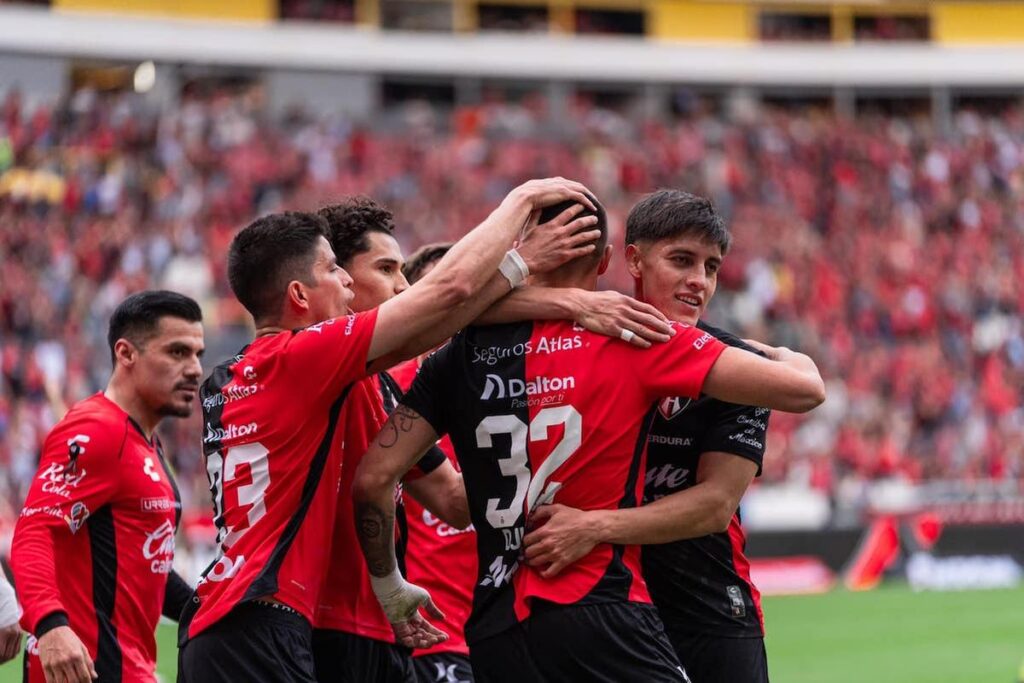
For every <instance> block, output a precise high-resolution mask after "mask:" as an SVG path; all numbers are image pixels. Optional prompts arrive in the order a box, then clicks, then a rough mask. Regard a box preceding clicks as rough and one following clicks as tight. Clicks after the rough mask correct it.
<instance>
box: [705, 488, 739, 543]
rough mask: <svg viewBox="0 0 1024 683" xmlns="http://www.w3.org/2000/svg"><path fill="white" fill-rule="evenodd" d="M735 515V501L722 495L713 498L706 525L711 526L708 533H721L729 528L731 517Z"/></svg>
mask: <svg viewBox="0 0 1024 683" xmlns="http://www.w3.org/2000/svg"><path fill="white" fill-rule="evenodd" d="M735 515H736V502H735V501H734V500H733V499H732V498H730V497H728V496H722V497H719V498H717V499H715V501H714V503H713V505H712V506H711V515H710V518H709V520H708V525H709V526H710V527H711V528H710V529H709V530H708V533H711V534H722V533H725V532H726V531H728V530H729V525H730V524H732V518H733V517H734V516H735Z"/></svg>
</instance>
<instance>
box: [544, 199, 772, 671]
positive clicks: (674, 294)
mask: <svg viewBox="0 0 1024 683" xmlns="http://www.w3.org/2000/svg"><path fill="white" fill-rule="evenodd" d="M730 242H731V236H730V234H729V232H728V230H727V228H726V226H725V223H724V222H723V221H722V219H721V217H720V216H719V215H718V214H717V213H716V212H715V210H714V207H713V206H712V205H711V202H709V201H708V200H707V199H704V198H702V197H696V196H694V195H691V194H689V193H686V192H682V191H679V190H660V191H658V192H655V193H653V194H651V195H649V196H647V197H645V198H644V199H643V200H641V201H640V202H639V203H638V204H637V205H636V206H635V207H634V208H633V209H632V211H630V214H629V216H628V218H627V221H626V259H627V265H628V267H629V270H630V273H631V274H632V275H633V277H634V279H635V282H636V293H637V297H638V298H641V299H644V300H646V301H648V302H650V303H652V304H654V305H655V306H656V307H657V308H658V309H659V310H661V311H662V312H663V313H664V314H665V315H668V316H670V317H672V318H673V319H674V320H679V321H680V322H685V323H687V324H690V325H696V326H698V327H699V328H700V329H702V330H705V331H706V332H708V333H709V334H712V335H714V336H715V338H717V339H719V340H721V341H722V342H723V343H725V344H728V345H730V346H733V347H737V348H743V349H747V350H750V351H756V352H763V353H764V354H765V355H767V356H768V357H769V358H773V359H780V358H783V357H785V356H786V355H788V354H791V353H792V352H790V351H788V350H787V349H772V348H769V347H765V346H763V345H758V346H757V348H756V349H754V348H752V347H750V346H749V345H747V344H746V343H744V342H743V341H741V340H740V339H738V338H736V337H735V336H733V335H731V334H729V333H727V332H724V331H722V330H719V329H717V328H714V327H711V326H709V325H705V324H704V323H699V322H698V321H699V319H700V317H701V316H702V315H703V313H704V310H705V308H706V307H707V305H708V302H709V301H710V300H711V297H712V296H714V293H715V288H716V285H717V274H718V270H719V267H720V266H721V263H722V259H723V258H724V257H725V254H726V253H727V252H728V249H729V245H730ZM768 417H769V411H768V409H766V408H760V407H755V406H752V405H742V404H737V403H728V402H725V401H721V400H718V399H716V398H712V397H711V396H708V395H707V394H702V395H701V396H700V397H698V398H697V399H696V400H691V399H689V398H687V397H669V398H665V399H663V400H662V401H661V403H660V404H659V406H658V411H657V412H656V413H655V415H654V422H653V424H652V426H651V430H650V434H649V435H648V441H647V449H648V453H647V470H646V476H645V482H646V485H645V489H644V506H643V507H639V508H631V509H622V510H595V511H590V512H580V511H578V510H575V509H572V508H568V507H565V506H562V505H551V506H545V507H542V508H540V509H539V510H538V512H537V514H536V515H535V516H534V520H533V521H534V522H536V523H537V525H538V528H537V529H536V530H534V531H532V532H531V533H529V534H527V536H526V539H525V542H526V557H527V560H528V561H529V564H530V565H532V566H535V567H537V568H538V569H540V570H541V571H542V573H543V574H545V575H547V576H555V575H557V574H558V573H559V572H560V571H562V570H563V569H564V568H565V567H566V566H567V565H569V564H571V563H572V562H574V561H575V560H576V559H577V558H579V557H583V556H585V555H586V554H587V553H589V552H590V551H591V549H592V548H593V547H594V546H596V545H597V544H599V543H622V544H645V545H646V547H645V548H644V550H643V553H642V559H643V573H644V579H645V580H646V581H647V585H648V588H649V589H650V592H651V597H652V598H653V599H654V604H655V605H656V606H657V608H658V612H659V614H660V615H661V618H662V621H663V622H664V623H665V630H666V632H667V634H668V636H669V640H670V641H671V642H672V646H673V647H674V648H675V651H676V653H677V654H678V655H679V659H680V660H681V661H682V663H683V664H684V666H685V667H686V670H687V672H688V673H689V674H690V676H692V677H693V679H694V680H695V681H711V682H714V681H722V682H723V683H724V682H729V683H745V682H749V683H757V682H765V681H767V680H768V665H767V657H766V655H765V649H764V624H763V618H762V614H761V605H760V596H759V593H758V591H757V588H756V587H755V586H754V584H753V583H752V582H751V580H750V572H749V563H748V562H747V559H746V556H745V555H744V547H745V536H744V533H743V530H742V528H741V526H740V515H739V509H738V508H739V502H740V498H742V496H743V493H744V492H745V491H746V489H747V487H748V486H749V485H750V483H751V481H752V480H753V478H754V477H755V476H756V475H758V474H760V471H761V465H762V461H763V459H764V449H765V436H766V431H767V426H768Z"/></svg>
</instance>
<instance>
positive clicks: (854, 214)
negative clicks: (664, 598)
mask: <svg viewBox="0 0 1024 683" xmlns="http://www.w3.org/2000/svg"><path fill="white" fill-rule="evenodd" d="M486 99H487V98H485V100H486ZM264 105H265V102H264V99H263V97H262V94H261V92H260V91H259V90H258V89H250V90H243V91H230V92H229V91H215V92H214V93H213V94H208V95H197V94H188V95H186V96H185V97H184V98H183V100H182V101H181V103H180V104H179V105H177V106H175V107H174V108H171V109H163V110H159V111H156V110H151V109H149V108H147V107H146V106H144V103H143V101H142V100H140V99H137V98H136V97H135V96H134V95H117V96H111V95H98V94H96V93H95V92H91V91H88V90H83V91H79V92H77V93H75V94H74V95H72V96H69V97H68V98H67V99H66V100H65V101H63V102H61V103H60V104H59V105H56V106H53V107H51V108H46V107H43V108H37V109H34V110H30V109H29V108H28V107H27V106H24V105H23V103H22V101H21V99H20V97H19V96H18V95H17V93H12V94H10V95H9V96H8V97H7V98H6V100H5V101H3V102H2V103H0V281H2V287H0V311H2V313H0V368H2V374H3V379H2V382H0V520H2V522H0V524H5V525H11V524H13V520H14V519H15V518H16V515H17V510H18V508H19V506H20V504H21V501H22V499H23V496H24V493H25V491H26V489H27V486H28V483H29V481H30V480H31V477H32V475H33V472H34V471H35V467H36V462H37V458H38V454H39V449H40V445H41V442H42V439H43V437H44V436H45V435H46V433H47V431H48V430H49V429H50V427H52V425H53V424H54V422H55V421H56V419H57V418H58V417H59V416H60V414H61V413H62V411H63V409H64V406H67V405H70V404H71V403H72V402H74V401H77V400H79V399H81V398H83V397H85V396H87V395H88V394H90V393H91V392H94V391H96V390H97V389H98V388H99V387H101V386H102V385H103V383H104V381H105V378H106V376H107V375H108V373H109V367H110V366H109V362H110V361H109V357H108V352H107V350H106V346H105V340H104V333H105V328H106V321H107V319H108V317H109V316H110V313H111V311H112V310H113V307H114V306H115V305H116V303H117V302H118V301H120V300H121V299H122V298H123V297H124V296H125V295H126V294H127V293H129V292H132V291H135V290H138V289H142V288H145V287H149V286H161V287H165V288H169V289H175V290H178V291H181V292H183V293H186V294H188V295H190V296H193V297H195V298H196V299H197V300H199V301H200V302H201V303H202V305H203V308H204V320H205V324H206V327H207V335H208V336H207V340H208V342H207V343H208V348H209V351H208V354H207V359H208V366H209V367H212V366H213V365H214V364H215V363H216V362H217V361H218V360H220V359H221V358H222V357H224V356H225V355H227V354H228V353H229V352H231V351H232V350H233V349H235V348H237V347H238V346H240V345H241V344H239V343H238V342H239V340H241V339H243V338H244V337H245V335H246V334H247V332H246V328H245V326H246V325H247V322H246V315H245V312H244V310H243V309H242V308H241V307H240V306H239V304H238V303H237V302H236V301H235V300H234V298H233V297H232V296H231V295H230V290H229V289H228V285H227V281H226V277H225V272H224V268H225V254H226V250H227V245H228V244H229V242H230V240H231V238H232V236H233V235H234V233H235V231H236V230H237V229H238V228H239V227H240V226H242V225H244V224H245V223H247V222H248V221H249V220H250V219H251V218H252V217H253V216H255V215H258V214H261V213H264V212H267V211H270V210H276V209H281V208H284V207H288V208H303V209H310V208H315V207H317V206H320V205H323V204H326V203H328V202H329V201H331V200H335V199H336V198H338V197H340V196H342V195H349V194H354V193H365V194H367V195H370V196H372V197H374V198H375V199H377V200H378V201H379V202H381V203H383V204H385V205H387V206H388V207H390V208H392V209H393V210H394V212H395V216H396V224H397V225H398V226H399V227H398V231H397V233H396V236H397V237H398V238H399V240H400V242H401V243H402V244H403V247H404V249H405V251H406V253H407V254H408V253H409V252H410V251H411V250H413V249H414V248H416V247H418V246H419V245H421V244H423V243H426V242H431V241H438V240H449V239H453V238H457V237H459V236H460V235H461V234H463V233H464V232H465V231H466V230H468V229H469V228H470V227H471V226H473V225H474V224H476V223H477V222H478V221H480V220H481V219H482V218H483V217H484V216H485V215H486V212H487V211H488V209H489V207H492V206H494V205H496V204H497V203H498V202H499V201H500V199H501V198H502V197H503V196H504V194H505V193H506V192H507V191H508V190H509V189H510V188H511V187H513V186H514V185H516V184H517V183H519V182H521V181H522V180H524V179H526V178H529V177H542V176H548V175H563V176H566V177H572V178H579V179H580V180H582V181H583V182H585V183H587V185H588V186H589V187H590V188H592V189H593V190H594V191H595V192H597V194H598V196H599V197H600V198H601V200H602V201H603V202H604V204H605V205H606V207H607V208H608V210H609V215H610V219H611V225H612V231H613V232H612V239H611V243H613V244H615V245H616V248H617V250H618V254H619V257H620V259H621V242H622V229H623V221H624V218H625V215H626V212H627V211H628V210H629V208H630V207H631V206H632V204H633V203H634V202H635V201H636V200H637V198H638V197H640V196H641V195H642V194H643V193H645V192H648V191H650V190H653V189H656V188H658V187H663V186H669V187H678V188H684V189H687V190H689V191H692V192H695V193H698V194H704V195H707V196H709V197H711V198H712V199H713V200H714V202H715V204H716V205H717V207H718V208H719V210H720V211H721V212H722V213H723V214H724V215H725V216H726V217H727V218H728V221H729V223H730V225H731V228H732V230H733V233H734V236H735V241H734V248H733V251H732V253H731V254H730V255H729V257H728V258H727V259H726V262H725V265H724V267H723V270H722V272H721V275H720V278H719V293H718V295H717V297H716V298H715V302H714V303H713V304H712V306H711V308H710V310H709V316H708V320H709V321H710V322H712V323H714V324H717V325H720V326H722V327H724V328H726V329H730V330H734V331H736V332H738V333H740V334H742V335H744V336H749V337H753V338H757V339H762V340H764V341H766V342H769V343H774V344H783V345H787V346H790V347H792V348H796V349H799V350H802V351H804V352H806V353H808V354H809V355H811V356H812V357H814V358H815V359H816V360H817V362H818V365H819V367H820V368H821V370H822V374H823V376H825V377H826V380H827V382H828V385H829V386H828V396H829V400H828V402H827V403H826V404H825V405H824V406H822V408H820V409H819V410H817V411H815V412H814V413H812V414H811V415H810V416H808V417H806V418H803V417H797V416H792V415H786V414H781V413H780V414H777V415H775V416H773V418H772V426H771V434H770V438H769V440H768V452H767V454H766V458H765V468H764V476H763V477H762V479H761V481H763V482H764V481H772V482H777V481H788V482H792V483H797V484H802V485H806V486H809V487H813V488H815V489H818V490H821V491H824V492H827V493H829V494H831V495H835V496H840V497H843V496H845V497H847V498H851V499H855V498H857V497H858V496H862V495H863V489H864V483H865V482H870V481H872V480H878V479H883V478H892V477H895V478H901V479H905V480H908V481H924V480H935V479H946V478H957V479H1018V480H1019V479H1021V478H1022V477H1024V409H1021V408H1020V407H1019V406H1020V391H1021V387H1024V324H1022V313H1024V290H1021V288H1020V287H1019V286H1018V283H1020V282H1022V281H1024V211H1022V208H1024V111H1022V110H1020V109H1009V110H1007V111H1005V112H1004V113H1002V114H999V115H996V116H979V115H977V114H974V113H971V112H969V111H963V112H959V113H958V114H957V115H956V118H955V121H954V127H953V130H952V131H951V132H950V133H948V134H941V133H940V132H939V131H938V130H937V129H936V128H935V127H934V125H933V123H932V122H931V120H929V119H928V118H901V117H896V116H884V115H868V116H863V117H860V118H858V119H855V120H850V119H844V118H838V117H836V116H834V115H832V114H827V113H823V112H821V111H818V110H811V109H806V110H793V109H786V110H781V109H780V110H776V109H771V108H765V109H762V110H759V111H757V112H752V111H748V112H745V113H741V115H738V116H736V117H734V118H733V119H732V120H728V119H723V118H721V117H720V116H717V115H713V114H712V113H711V112H710V111H706V110H705V109H704V108H702V107H699V106H698V107H695V108H694V109H693V110H692V111H690V112H688V113H687V114H686V115H680V116H678V117H675V118H673V119H671V120H642V121H641V120H638V119H636V118H634V117H627V116H625V115H623V114H621V113H619V112H616V111H613V110H609V109H605V108H600V107H597V106H594V105H593V103H592V102H589V101H587V100H586V99H580V100H578V101H576V102H574V103H573V107H572V110H571V111H570V112H568V115H567V116H566V117H564V118H563V119H562V120H561V122H560V123H557V124H552V123H551V121H550V119H549V117H548V116H547V115H546V111H545V109H546V102H545V100H544V99H543V97H541V96H531V97H526V98H524V99H523V100H521V101H520V102H518V103H515V104H512V103H508V102H505V101H501V100H498V101H495V102H487V101H485V103H484V104H481V105H479V106H473V107H459V108H455V109H454V110H453V111H450V112H449V111H448V110H447V109H442V108H435V107H431V106H429V105H426V104H423V103H419V104H415V105H410V106H407V107H403V108H400V109H398V110H396V111H394V112H388V113H387V115H382V116H381V117H380V118H379V119H378V120H376V121H374V122H373V123H372V124H366V123H358V122H353V121H350V120H347V119H345V118H343V117H340V116H339V117H332V118H315V117H310V116H306V115H303V114H302V113H301V112H300V111H298V110H296V111H295V112H294V113H292V114H290V115H289V116H287V117H284V118H283V119H280V120H275V119H273V118H271V117H270V116H268V115H267V114H266V111H265V106H264ZM604 284H605V285H606V286H607V287H612V288H616V289H619V290H622V291H631V289H632V287H631V283H630V282H629V277H628V274H627V273H626V271H625V268H624V267H623V265H622V263H621V260H620V261H619V262H618V263H615V264H613V267H612V269H611V270H610V271H609V274H608V275H607V276H606V277H605V280H604ZM208 369H209V368H208ZM164 428H165V429H166V433H165V438H164V443H165V444H167V446H168V451H169V454H170V457H171V460H172V462H173V463H174V464H175V466H176V468H177V470H178V479H179V482H180V484H181V488H182V495H183V498H184V503H185V505H186V508H189V509H192V510H202V511H204V512H205V511H206V510H207V508H208V502H209V500H208V499H209V493H208V491H207V490H206V487H207V484H206V479H205V475H204V473H203V471H202V464H201V456H200V448H199V446H200V439H199V431H200V422H199V419H198V414H196V415H193V417H192V418H191V419H189V420H179V421H168V423H167V424H165V425H164ZM0 532H3V533H0V537H3V538H9V530H4V529H0ZM3 550H4V549H3V548H0V554H2V553H3Z"/></svg>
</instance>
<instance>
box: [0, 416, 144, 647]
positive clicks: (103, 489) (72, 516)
mask: <svg viewBox="0 0 1024 683" xmlns="http://www.w3.org/2000/svg"><path fill="white" fill-rule="evenodd" d="M126 430H127V424H126V423H125V422H123V421H114V420H103V419H95V420H88V421H87V420H72V421H70V422H68V423H66V424H59V425H58V426H57V427H56V428H55V429H54V430H53V431H52V432H51V433H50V435H49V436H48V437H47V439H46V442H45V443H44V445H43V454H42V457H41V459H40V462H39V470H38V471H37V472H36V475H35V478H34V479H33V480H32V486H31V488H30V489H29V493H28V496H27V497H26V499H25V507H24V508H23V509H22V511H21V516H20V517H19V518H18V523H17V525H16V526H15V528H14V540H13V541H12V543H11V569H12V570H13V572H14V582H15V585H17V587H18V596H19V597H20V598H21V602H22V608H23V609H24V614H23V616H22V619H21V624H22V626H23V627H24V628H25V630H26V631H28V632H30V633H34V634H35V635H36V636H37V637H38V636H39V635H41V634H40V633H38V632H37V626H38V625H39V622H40V621H41V620H42V619H43V618H44V617H48V616H50V615H54V614H55V613H63V612H65V608H64V605H63V604H62V603H61V601H60V597H59V594H58V592H57V591H55V590H54V587H55V586H58V585H60V584H59V583H58V581H57V570H56V555H57V552H58V549H59V548H60V547H61V546H62V545H65V544H67V545H74V536H75V535H76V534H79V533H81V532H82V528H83V526H85V524H86V521H87V520H88V519H89V516H90V515H92V514H94V513H95V512H97V511H98V510H99V509H100V508H102V507H103V506H104V505H106V504H107V503H108V502H110V500H111V499H112V498H114V496H115V495H116V494H117V491H118V488H119V486H120V461H121V449H122V446H123V444H124V441H125V438H126ZM70 552H73V551H70ZM51 621H52V620H51ZM63 621H64V623H66V618H65V620H63ZM60 622H61V620H59V619H58V620H57V621H56V623H54V624H53V625H61V623H60Z"/></svg>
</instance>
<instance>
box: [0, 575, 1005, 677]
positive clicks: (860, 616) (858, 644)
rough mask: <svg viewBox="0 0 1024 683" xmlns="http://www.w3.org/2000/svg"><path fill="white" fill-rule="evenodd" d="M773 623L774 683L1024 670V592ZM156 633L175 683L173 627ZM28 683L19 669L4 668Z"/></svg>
mask: <svg viewBox="0 0 1024 683" xmlns="http://www.w3.org/2000/svg"><path fill="white" fill-rule="evenodd" d="M765 620H766V626H767V629H768V641H767V644H768V664H769V671H770V674H771V678H772V681H773V683H1018V675H1019V674H1020V673H1022V672H1021V671H1020V668H1021V665H1022V663H1024V590H996V591H966V592H953V593H913V592H911V591H910V590H909V589H908V588H906V587H905V586H901V585H894V586H887V587H884V588H882V589H880V590H876V591H872V592H867V593H849V592H846V591H841V590H838V591H833V592H831V593H828V594H826V595H808V596H793V597H775V598H766V599H765ZM157 635H158V640H159V647H160V667H159V669H160V675H161V676H162V677H163V680H164V681H173V680H174V675H175V670H176V668H177V661H176V656H175V655H176V653H175V629H174V627H173V626H169V625H162V626H161V627H160V629H159V631H158V634H157ZM20 680H21V666H20V661H18V662H17V663H10V664H7V665H4V666H3V667H2V668H0V683H14V682H15V681H20ZM524 683H525V682H524ZM694 683H700V681H694Z"/></svg>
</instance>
